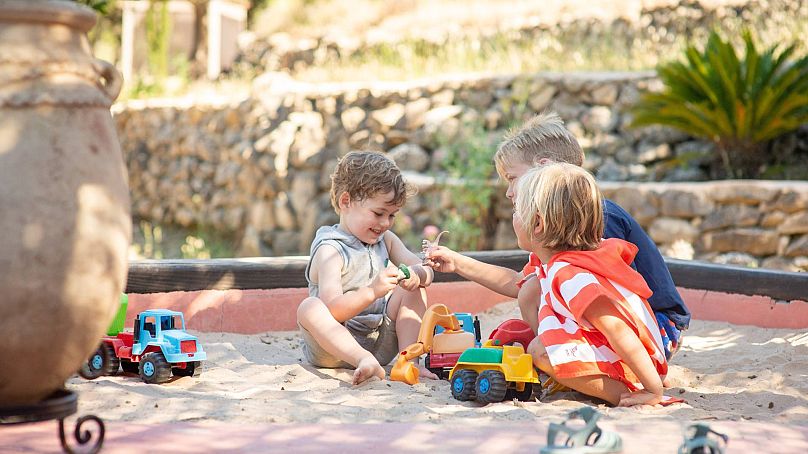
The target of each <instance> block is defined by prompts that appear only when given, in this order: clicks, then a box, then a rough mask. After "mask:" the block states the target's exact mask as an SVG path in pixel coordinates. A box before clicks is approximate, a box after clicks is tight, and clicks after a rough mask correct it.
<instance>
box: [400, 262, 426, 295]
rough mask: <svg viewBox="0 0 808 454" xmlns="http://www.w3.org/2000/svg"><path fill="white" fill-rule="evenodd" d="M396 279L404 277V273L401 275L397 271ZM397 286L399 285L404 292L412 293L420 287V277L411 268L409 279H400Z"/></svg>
mask: <svg viewBox="0 0 808 454" xmlns="http://www.w3.org/2000/svg"><path fill="white" fill-rule="evenodd" d="M398 277H399V279H401V278H403V277H404V273H402V272H401V270H399V275H398ZM398 285H400V286H401V288H403V289H404V290H407V291H409V292H412V291H414V290H417V289H418V287H419V286H420V285H421V277H420V276H418V273H416V272H415V270H413V269H412V267H410V277H409V279H401V280H400V281H398Z"/></svg>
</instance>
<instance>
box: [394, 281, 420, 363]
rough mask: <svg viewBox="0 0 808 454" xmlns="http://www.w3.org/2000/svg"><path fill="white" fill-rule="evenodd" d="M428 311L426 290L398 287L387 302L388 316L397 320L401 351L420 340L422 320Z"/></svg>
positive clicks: (397, 334) (397, 333) (397, 335)
mask: <svg viewBox="0 0 808 454" xmlns="http://www.w3.org/2000/svg"><path fill="white" fill-rule="evenodd" d="M424 312H426V292H425V291H424V289H418V291H415V292H408V291H406V290H404V289H403V288H401V287H397V288H396V289H395V290H394V291H393V294H392V295H390V301H389V302H388V303H387V316H388V317H390V318H391V319H393V320H395V321H396V337H397V338H398V348H399V351H400V350H402V349H404V348H406V347H409V346H410V344H413V343H414V342H415V341H417V340H418V332H419V331H420V330H421V320H422V319H423V316H424Z"/></svg>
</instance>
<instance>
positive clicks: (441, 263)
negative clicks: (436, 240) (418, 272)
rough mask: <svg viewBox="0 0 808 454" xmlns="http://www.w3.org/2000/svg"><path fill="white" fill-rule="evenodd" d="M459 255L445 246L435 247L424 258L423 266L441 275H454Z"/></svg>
mask: <svg viewBox="0 0 808 454" xmlns="http://www.w3.org/2000/svg"><path fill="white" fill-rule="evenodd" d="M458 255H459V254H458V253H457V252H455V251H453V250H451V249H449V248H448V247H446V246H437V247H435V248H434V249H432V250H431V251H430V252H429V255H428V256H426V257H424V265H426V266H429V267H431V268H432V269H433V270H435V271H440V272H441V273H454V272H455V271H457V264H456V260H457V256H458Z"/></svg>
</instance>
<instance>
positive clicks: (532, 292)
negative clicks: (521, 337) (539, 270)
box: [516, 276, 541, 334]
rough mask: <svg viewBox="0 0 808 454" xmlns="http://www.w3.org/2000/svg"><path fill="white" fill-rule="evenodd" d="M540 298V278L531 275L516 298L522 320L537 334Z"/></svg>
mask: <svg viewBox="0 0 808 454" xmlns="http://www.w3.org/2000/svg"><path fill="white" fill-rule="evenodd" d="M539 298H541V286H540V285H539V278H538V277H536V276H533V277H531V278H530V279H528V280H527V281H525V283H524V284H522V288H520V289H519V295H518V296H517V297H516V300H517V301H518V302H519V312H521V313H522V320H524V321H525V322H527V324H528V325H530V329H531V330H532V331H533V333H534V334H535V333H536V332H537V331H538V329H539Z"/></svg>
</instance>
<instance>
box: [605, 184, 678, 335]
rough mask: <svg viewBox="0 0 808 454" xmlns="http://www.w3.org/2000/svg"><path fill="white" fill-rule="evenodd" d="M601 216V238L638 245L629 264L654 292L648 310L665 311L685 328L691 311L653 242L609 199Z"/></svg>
mask: <svg viewBox="0 0 808 454" xmlns="http://www.w3.org/2000/svg"><path fill="white" fill-rule="evenodd" d="M603 218H604V220H605V221H606V227H605V231H604V232H603V237H604V238H620V239H622V240H626V241H628V242H629V243H634V244H635V245H636V246H637V249H638V251H637V256H636V257H634V262H633V263H632V264H631V266H632V267H633V268H635V269H636V270H637V272H638V273H640V274H641V275H642V277H643V278H645V282H646V283H647V284H648V287H650V288H651V291H653V292H654V294H653V295H651V297H650V298H648V304H650V305H651V309H653V310H654V312H664V313H665V314H666V315H667V316H668V318H669V319H671V321H673V323H675V324H676V327H677V328H679V329H685V328H687V327H688V326H689V325H690V311H689V310H688V309H687V307H685V303H684V301H682V297H681V296H680V295H679V292H678V291H676V286H675V285H674V283H673V278H672V277H671V273H670V271H669V270H668V266H667V265H665V260H663V259H662V254H660V253H659V249H658V248H657V246H656V244H655V243H654V241H653V240H652V239H651V238H649V237H648V234H646V233H645V230H643V229H642V227H640V224H638V223H637V221H636V220H635V219H634V218H633V217H631V215H630V214H628V212H626V210H624V209H623V208H622V207H620V205H618V204H616V203H614V202H612V201H611V200H609V199H606V200H605V201H604V203H603Z"/></svg>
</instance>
